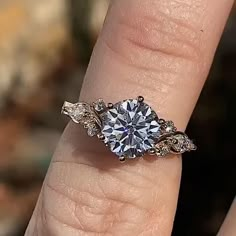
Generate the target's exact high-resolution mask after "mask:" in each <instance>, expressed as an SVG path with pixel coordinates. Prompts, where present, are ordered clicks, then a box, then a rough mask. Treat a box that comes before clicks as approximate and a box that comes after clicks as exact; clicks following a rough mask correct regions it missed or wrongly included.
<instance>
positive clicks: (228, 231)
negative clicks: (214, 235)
mask: <svg viewBox="0 0 236 236" xmlns="http://www.w3.org/2000/svg"><path fill="white" fill-rule="evenodd" d="M234 235H236V202H235V200H234V202H233V204H232V206H231V208H230V211H229V213H228V215H227V217H226V219H225V221H224V223H223V225H222V227H221V229H220V231H219V233H218V236H234Z"/></svg>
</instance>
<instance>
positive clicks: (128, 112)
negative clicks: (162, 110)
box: [102, 99, 160, 158]
mask: <svg viewBox="0 0 236 236" xmlns="http://www.w3.org/2000/svg"><path fill="white" fill-rule="evenodd" d="M157 121H158V117H157V115H156V113H155V112H154V111H153V110H152V109H151V107H150V106H148V105H147V104H146V103H143V102H139V101H138V100H134V99H129V100H125V101H122V102H119V103H116V104H115V105H114V106H113V108H111V109H109V110H108V111H107V112H105V113H104V114H103V120H102V134H103V135H104V136H105V142H106V143H107V144H108V146H109V147H110V149H111V151H112V152H113V153H115V154H116V155H118V156H124V157H126V158H136V157H140V156H142V155H143V154H144V153H145V152H146V151H147V150H149V149H151V148H152V147H154V145H155V141H156V139H157V138H158V137H159V136H160V125H159V124H158V122H157Z"/></svg>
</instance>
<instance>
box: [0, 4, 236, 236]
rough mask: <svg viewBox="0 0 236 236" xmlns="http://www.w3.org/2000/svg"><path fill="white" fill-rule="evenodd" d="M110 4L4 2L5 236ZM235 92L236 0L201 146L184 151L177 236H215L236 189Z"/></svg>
mask: <svg viewBox="0 0 236 236" xmlns="http://www.w3.org/2000/svg"><path fill="white" fill-rule="evenodd" d="M107 7H108V0H99V1H97V0H50V1H48V0H40V1H35V0H1V1H0V236H23V235H24V230H25V227H26V225H27V223H28V220H29V218H30V215H31V213H32V210H33V208H34V205H35V202H36V199H37V196H38V193H39V191H40V186H41V184H42V181H43V178H44V176H45V173H46V170H47V167H48V165H49V162H50V159H51V157H52V153H53V150H54V148H55V146H56V143H57V141H58V139H59V137H60V134H61V133H62V130H63V128H64V127H65V125H66V122H67V119H65V118H64V117H61V116H60V108H61V105H62V103H63V101H64V100H71V101H73V100H74V101H75V100H76V99H77V98H78V95H79V91H80V87H81V83H82V80H83V76H84V73H85V70H86V67H87V64H88V61H89V57H90V55H91V51H92V48H93V45H94V43H95V41H96V38H97V35H98V32H99V30H100V28H101V26H102V23H103V20H104V16H105V13H106V10H107ZM216 17H217V16H216ZM235 94H236V7H234V9H233V11H232V14H231V17H230V19H229V21H228V24H227V27H226V30H225V33H224V36H223V39H222V41H221V44H220V47H219V49H218V51H217V55H216V58H215V61H214V65H213V68H212V70H211V73H210V76H209V80H208V82H207V84H206V86H205V89H204V91H203V93H202V96H201V98H200V100H199V103H198V105H197V107H196V109H195V112H194V115H193V117H192V120H191V122H190V124H189V127H188V133H189V134H190V136H191V137H195V138H196V140H197V143H198V146H199V150H198V151H197V152H195V153H193V154H187V155H186V156H185V158H184V164H183V179H182V185H181V191H180V200H179V205H178V211H177V217H176V222H175V226H174V231H173V235H174V236H185V235H186V236H195V235H196V236H208V235H209V236H210V235H215V234H216V232H217V230H218V228H219V226H220V224H221V223H222V221H223V219H224V217H225V214H226V212H227V210H228V208H229V206H230V204H231V202H232V200H233V198H234V195H235V194H236V161H235V160H236V159H235V154H234V152H233V151H234V147H235V142H236V137H235V133H236V127H235V125H234V124H235V120H236V109H235V108H236V95H235ZM134 236H135V235H134Z"/></svg>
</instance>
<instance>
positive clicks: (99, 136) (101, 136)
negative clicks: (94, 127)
mask: <svg viewBox="0 0 236 236" xmlns="http://www.w3.org/2000/svg"><path fill="white" fill-rule="evenodd" d="M97 137H98V138H99V139H100V140H101V141H104V140H105V136H104V134H102V133H99V134H98V135H97Z"/></svg>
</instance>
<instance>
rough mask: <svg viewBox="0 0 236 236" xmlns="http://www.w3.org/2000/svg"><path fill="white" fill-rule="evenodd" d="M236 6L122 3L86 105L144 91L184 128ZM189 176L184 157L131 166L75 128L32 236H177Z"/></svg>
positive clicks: (205, 0)
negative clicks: (178, 213) (184, 176)
mask: <svg viewBox="0 0 236 236" xmlns="http://www.w3.org/2000/svg"><path fill="white" fill-rule="evenodd" d="M232 4H233V0H113V1H112V2H111V5H110V8H109V11H108V14H107V17H106V20H105V23H104V27H103V30H102V32H101V34H100V36H99V39H98V41H97V43H96V46H95V49H94V52H93V55H92V58H91V62H90V64H89V67H88V71H87V73H86V76H85V81H84V84H83V88H82V91H81V95H80V100H81V101H87V102H92V101H94V100H96V99H98V98H104V100H105V101H107V102H117V101H120V100H123V99H125V98H133V97H137V96H138V95H142V96H144V97H145V101H146V102H147V103H148V104H149V105H151V106H152V108H153V109H154V110H155V111H156V112H157V113H158V114H159V116H160V117H163V118H165V119H166V120H168V119H170V120H173V121H174V122H175V125H176V126H177V127H178V129H179V130H184V129H185V127H186V125H187V123H188V121H189V118H190V116H191V113H192V111H193V109H194V106H195V104H196V102H197V99H198V97H199V94H200V92H201V89H202V87H203V84H204V82H205V79H206V77H207V75H208V72H209V69H210V66H211V63H212V59H213V56H214V53H215V50H216V47H217V45H218V42H219V40H220V37H221V34H222V31H223V29H224V25H225V22H226V20H227V17H228V15H229V12H230V9H231V7H232ZM180 178H181V158H180V157H176V156H172V157H170V158H167V159H156V158H154V157H152V158H150V157H145V158H143V159H140V160H133V161H127V162H126V163H125V164H121V163H119V161H118V160H117V159H116V158H115V157H114V154H112V153H111V152H110V151H109V150H107V149H106V148H105V147H104V145H103V144H102V143H101V142H100V141H98V140H96V139H92V138H90V137H88V136H87V135H86V133H85V131H84V130H83V129H82V128H80V127H79V126H78V125H75V124H72V123H70V124H69V125H68V126H67V128H66V130H65V132H64V134H63V135H62V138H61V140H60V143H59V144H58V147H57V150H56V152H55V155H54V157H53V160H52V163H51V165H50V168H49V170H48V174H47V176H46V179H45V182H44V184H43V187H42V191H41V194H40V197H39V200H38V203H37V206H36V208H35V211H34V214H33V216H32V219H31V221H30V223H29V226H28V229H27V231H26V234H25V235H26V236H32V235H44V236H45V235H49V236H50V235H52V236H54V235H56V236H61V235H63V236H64V235H68V236H72V235H73V236H75V235H76V236H77V235H91V236H93V235H94V236H95V235H101V236H103V235H115V236H134V235H143V236H146V235H147V236H149V235H155V236H156V235H161V236H168V235H171V231H172V227H173V220H174V216H175V211H176V204H177V199H178V192H179V185H180ZM225 227H226V228H227V227H230V226H227V224H226V226H225ZM221 235H227V234H221Z"/></svg>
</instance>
